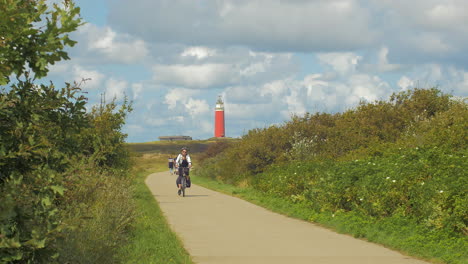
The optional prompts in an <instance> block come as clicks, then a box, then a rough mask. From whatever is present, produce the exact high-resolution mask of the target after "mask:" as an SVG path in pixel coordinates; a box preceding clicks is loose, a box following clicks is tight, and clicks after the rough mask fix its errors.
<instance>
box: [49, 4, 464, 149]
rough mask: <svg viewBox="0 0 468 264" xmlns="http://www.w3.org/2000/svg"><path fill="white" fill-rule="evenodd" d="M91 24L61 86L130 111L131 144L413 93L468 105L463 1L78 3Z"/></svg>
mask: <svg viewBox="0 0 468 264" xmlns="http://www.w3.org/2000/svg"><path fill="white" fill-rule="evenodd" d="M75 3H76V4H77V5H78V6H80V7H81V17H82V18H83V21H85V22H86V23H85V24H84V25H83V26H81V27H80V28H79V29H78V30H77V31H76V32H74V33H73V34H72V39H74V40H77V41H78V44H77V45H76V46H75V47H73V48H71V49H69V50H68V52H69V55H70V57H71V60H69V61H63V62H60V63H57V64H56V65H54V66H52V67H51V68H50V73H49V75H48V76H47V79H50V80H53V81H54V83H56V84H58V83H60V82H65V81H66V82H70V81H77V82H80V81H82V80H83V79H86V81H85V82H84V83H82V84H81V87H82V88H83V90H84V91H86V92H87V93H88V98H89V105H90V106H92V105H96V104H98V103H99V102H100V100H101V95H102V94H105V98H106V100H108V101H109V100H111V99H112V98H115V99H116V101H117V102H118V103H121V102H122V100H123V98H124V97H125V96H127V97H128V99H129V100H131V101H132V102H133V108H134V110H133V112H132V113H131V114H130V115H129V116H128V119H127V123H126V125H125V126H124V128H123V131H124V132H125V133H127V134H128V138H127V142H149V141H155V140H158V137H159V136H170V135H186V136H191V137H192V138H194V139H208V138H211V137H213V136H214V108H215V104H216V101H217V98H218V96H221V97H222V98H223V100H224V102H225V119H226V121H225V122H226V136H227V137H240V136H242V135H244V134H246V133H247V132H248V131H249V130H250V129H254V128H265V127H268V126H271V125H280V124H283V123H284V122H287V121H288V120H290V118H291V116H293V115H299V116H300V115H303V114H304V113H306V112H309V113H315V112H327V113H336V112H342V111H346V110H348V109H352V108H354V107H356V106H357V105H358V103H359V102H360V101H367V102H372V101H375V100H386V99H388V98H389V96H390V95H391V94H392V93H395V92H400V91H405V90H408V89H411V88H414V87H419V88H430V87H435V86H436V87H438V88H439V89H440V90H442V91H443V92H446V93H450V94H452V95H454V96H457V97H466V96H468V27H466V25H468V1H466V0H412V1H404V0H289V1H286V0H190V1H187V0H132V1H128V0H76V1H75Z"/></svg>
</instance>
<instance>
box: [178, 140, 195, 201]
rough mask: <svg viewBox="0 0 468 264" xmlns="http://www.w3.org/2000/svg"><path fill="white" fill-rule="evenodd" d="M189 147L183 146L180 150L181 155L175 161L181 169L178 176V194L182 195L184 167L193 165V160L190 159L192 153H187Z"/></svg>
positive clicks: (188, 181) (188, 184)
mask: <svg viewBox="0 0 468 264" xmlns="http://www.w3.org/2000/svg"><path fill="white" fill-rule="evenodd" d="M187 152H188V151H187V148H185V147H183V148H182V149H181V151H180V154H179V156H177V159H176V161H175V166H176V169H178V171H179V177H177V180H176V184H177V187H178V188H179V190H178V191H177V194H178V195H180V194H181V192H182V190H181V188H182V177H183V175H184V172H183V168H191V167H192V160H191V159H190V155H189V154H188V153H187ZM188 175H189V171H188V170H187V187H190V185H191V183H190V177H188Z"/></svg>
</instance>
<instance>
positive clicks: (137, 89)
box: [132, 83, 143, 100]
mask: <svg viewBox="0 0 468 264" xmlns="http://www.w3.org/2000/svg"><path fill="white" fill-rule="evenodd" d="M142 91H143V84H142V83H134V84H132V92H133V100H136V99H138V97H140V94H141V92H142Z"/></svg>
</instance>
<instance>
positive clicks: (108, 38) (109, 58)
mask: <svg viewBox="0 0 468 264" xmlns="http://www.w3.org/2000/svg"><path fill="white" fill-rule="evenodd" d="M78 40H79V42H80V40H84V41H85V43H86V46H85V47H83V45H81V46H82V49H86V50H87V52H88V54H89V55H90V56H94V57H95V58H94V59H101V60H104V62H108V63H123V64H131V63H137V62H140V61H141V60H143V59H145V58H146V57H147V56H148V54H149V49H148V46H147V44H146V42H144V41H143V40H142V39H139V38H135V37H133V36H132V35H130V34H126V33H118V32H116V31H115V30H113V29H112V28H111V27H108V26H106V27H98V26H96V25H93V24H85V25H84V26H82V27H80V28H79V29H78ZM96 56H98V58H96ZM90 59H92V58H90ZM100 62H101V63H102V62H103V61H100Z"/></svg>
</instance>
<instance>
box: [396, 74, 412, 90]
mask: <svg viewBox="0 0 468 264" xmlns="http://www.w3.org/2000/svg"><path fill="white" fill-rule="evenodd" d="M398 86H399V87H400V88H401V90H403V91H405V90H408V89H410V88H413V87H414V81H412V80H411V79H410V78H408V77H406V76H402V77H401V78H400V80H399V81H398Z"/></svg>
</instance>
